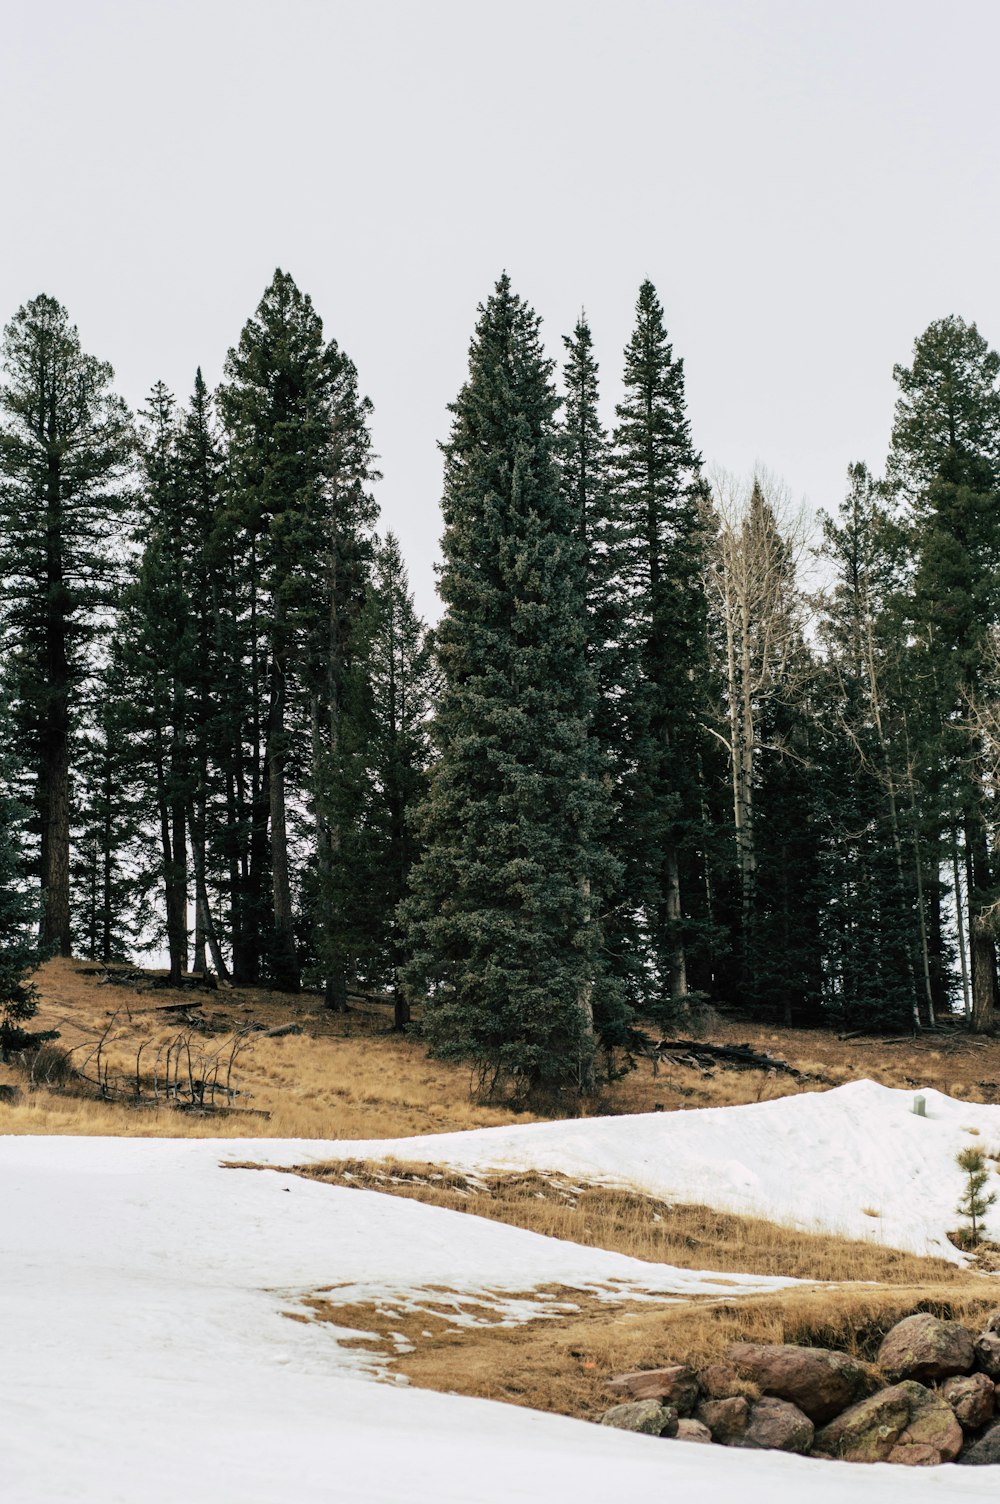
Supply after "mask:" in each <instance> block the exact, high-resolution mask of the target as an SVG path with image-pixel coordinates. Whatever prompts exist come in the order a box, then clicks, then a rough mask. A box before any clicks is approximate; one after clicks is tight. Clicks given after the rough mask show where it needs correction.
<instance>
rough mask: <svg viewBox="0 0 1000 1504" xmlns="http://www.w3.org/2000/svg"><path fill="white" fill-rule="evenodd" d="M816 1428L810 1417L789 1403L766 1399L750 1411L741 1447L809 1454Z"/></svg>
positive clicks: (768, 1397) (769, 1397)
mask: <svg viewBox="0 0 1000 1504" xmlns="http://www.w3.org/2000/svg"><path fill="white" fill-rule="evenodd" d="M814 1433H815V1428H814V1426H813V1423H812V1421H811V1420H810V1419H809V1417H808V1416H807V1415H803V1413H802V1411H801V1410H800V1409H799V1407H798V1406H797V1405H792V1404H789V1402H788V1400H778V1399H774V1398H772V1397H771V1396H769V1395H768V1396H766V1397H765V1398H764V1399H762V1400H758V1401H757V1403H756V1405H753V1406H752V1407H751V1410H750V1424H749V1425H748V1426H747V1428H746V1431H745V1433H744V1435H743V1439H742V1440H741V1441H740V1443H739V1445H740V1446H741V1447H766V1448H769V1449H770V1450H773V1451H777V1452H808V1451H809V1448H810V1447H811V1446H812V1444H813V1435H814Z"/></svg>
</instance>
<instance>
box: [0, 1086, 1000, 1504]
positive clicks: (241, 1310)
mask: <svg viewBox="0 0 1000 1504" xmlns="http://www.w3.org/2000/svg"><path fill="white" fill-rule="evenodd" d="M907 1106H908V1102H907V1099H906V1098H905V1097H903V1096H902V1095H901V1094H899V1093H891V1092H886V1091H883V1090H882V1089H880V1088H878V1087H872V1086H871V1084H870V1083H862V1084H861V1085H860V1086H858V1087H853V1088H851V1087H849V1088H843V1089H841V1090H840V1091H838V1092H831V1093H829V1094H827V1095H826V1096H808V1097H799V1098H792V1099H787V1100H786V1101H783V1102H776V1103H768V1104H764V1105H762V1106H760V1107H751V1108H733V1109H724V1110H721V1111H713V1112H703V1113H685V1114H677V1115H675V1116H673V1117H663V1116H661V1115H659V1114H657V1115H656V1116H655V1117H653V1118H640V1119H635V1118H630V1119H611V1120H599V1121H589V1122H586V1121H584V1122H574V1123H567V1124H543V1125H536V1126H533V1127H524V1128H519V1129H511V1130H508V1129H503V1130H486V1131H484V1132H480V1133H477V1134H460V1135H448V1136H447V1137H442V1138H436V1139H423V1140H405V1141H401V1142H400V1143H396V1144H393V1145H389V1144H385V1143H382V1144H376V1145H358V1144H350V1145H348V1144H339V1145H338V1144H315V1143H311V1144H309V1145H305V1144H302V1143H301V1142H296V1143H290V1142H278V1141H269V1142H266V1143H259V1142H258V1143H253V1144H247V1143H246V1142H245V1141H241V1142H240V1143H239V1144H238V1145H237V1144H234V1143H232V1142H218V1141H216V1142H214V1143H213V1142H204V1141H202V1142H198V1141H190V1140H155V1139H144V1140H128V1139H93V1138H88V1139H71V1138H44V1139H31V1138H6V1139H0V1333H2V1339H3V1340H2V1361H0V1495H2V1498H3V1500H4V1504H63V1501H65V1504H69V1501H72V1504H136V1501H139V1500H141V1501H143V1504H175V1501H178V1504H179V1501H181V1500H183V1501H185V1504H202V1501H205V1504H208V1501H209V1500H212V1501H215V1500H221V1501H223V1504H229V1501H233V1504H236V1501H239V1504H286V1501H287V1500H289V1499H294V1500H295V1501H296V1504H321V1501H322V1504H331V1501H336V1504H553V1501H562V1500H572V1501H573V1504H607V1501H608V1500H609V1499H615V1498H633V1497H634V1498H640V1497H642V1498H645V1497H650V1498H652V1497H684V1498H687V1499H690V1500H692V1501H693V1504H703V1501H710V1500H712V1501H714V1500H716V1499H721V1498H726V1497H729V1496H731V1495H732V1496H736V1497H738V1498H739V1499H740V1501H741V1504H771V1501H772V1499H773V1498H774V1497H775V1496H776V1495H778V1496H780V1495H782V1494H784V1495H785V1496H791V1495H792V1493H793V1492H794V1491H797V1490H799V1489H802V1490H805V1489H808V1490H809V1494H810V1499H811V1504H857V1501H858V1499H859V1498H861V1499H868V1498H871V1499H877V1500H880V1501H882V1500H884V1501H885V1504H896V1501H899V1504H903V1500H904V1499H905V1500H906V1501H907V1504H925V1501H926V1504H932V1501H934V1500H939V1501H941V1504H944V1500H945V1499H946V1498H947V1499H950V1498H954V1497H957V1496H959V1495H960V1496H962V1497H963V1498H968V1499H970V1500H973V1499H983V1500H986V1499H987V1498H989V1499H991V1500H992V1499H993V1498H994V1497H995V1493H996V1484H995V1481H994V1480H993V1476H992V1472H991V1471H990V1470H986V1471H985V1472H983V1471H980V1470H978V1469H951V1468H946V1469H941V1470H936V1471H932V1472H931V1471H929V1472H927V1473H921V1474H919V1475H916V1474H914V1473H913V1472H911V1471H910V1470H908V1469H893V1468H888V1467H886V1466H879V1467H872V1468H852V1467H849V1466H847V1465H845V1464H833V1463H820V1462H810V1461H807V1460H804V1459H801V1458H796V1457H786V1456H783V1455H778V1454H773V1453H763V1452H762V1453H746V1452H729V1451H726V1450H724V1449H722V1448H708V1447H697V1446H692V1445H690V1444H684V1443H677V1442H667V1441H658V1440H652V1439H650V1438H647V1437H634V1436H628V1435H624V1434H621V1433H617V1432H611V1431H605V1430H602V1429H601V1428H599V1427H596V1426H591V1425H587V1424H585V1423H584V1422H580V1421H573V1420H567V1419H564V1418H562V1417H557V1416H545V1415H537V1414H533V1413H531V1412H528V1411H524V1410H520V1409H515V1408H512V1407H509V1406H504V1405H497V1404H492V1403H489V1402H487V1401H479V1400H466V1399H459V1398H456V1397H454V1396H448V1395H439V1394H430V1393H423V1392H418V1391H415V1390H411V1389H409V1388H405V1387H403V1386H401V1385H398V1384H393V1383H374V1382H372V1376H373V1375H374V1374H377V1373H378V1372H379V1370H380V1363H379V1360H378V1359H375V1358H373V1357H372V1356H371V1355H370V1354H366V1353H364V1352H361V1351H359V1350H358V1349H357V1348H354V1347H347V1346H343V1345H340V1344H339V1343H338V1341H337V1335H338V1334H337V1331H336V1329H333V1328H331V1327H329V1326H327V1325H307V1324H305V1323H302V1322H296V1321H289V1320H287V1319H285V1317H284V1316H283V1315H282V1313H283V1312H287V1311H292V1312H294V1311H295V1310H296V1308H297V1306H298V1305H299V1302H300V1301H301V1299H302V1297H303V1296H304V1295H305V1294H307V1293H309V1292H311V1291H312V1290H314V1289H316V1288H317V1287H319V1286H327V1285H336V1286H337V1287H338V1290H337V1294H338V1296H339V1297H340V1298H342V1299H373V1300H386V1301H391V1300H396V1301H401V1300H409V1301H411V1302H417V1303H419V1301H420V1299H421V1292H422V1290H423V1289H424V1287H425V1286H427V1285H429V1284H437V1285H444V1286H447V1287H449V1288H451V1289H453V1290H455V1291H456V1292H458V1296H459V1297H461V1296H462V1295H463V1294H474V1293H476V1292H477V1291H480V1290H482V1289H489V1290H494V1291H498V1292H500V1295H499V1297H498V1298H499V1299H501V1300H503V1299H506V1300H507V1301H508V1303H509V1305H510V1308H511V1309H510V1314H511V1319H517V1316H518V1314H519V1308H520V1301H519V1299H518V1297H519V1295H520V1294H521V1292H524V1291H526V1290H530V1288H531V1287H532V1286H533V1285H535V1284H544V1285H549V1284H562V1285H570V1286H575V1287H578V1288H588V1289H594V1290H596V1291H598V1292H600V1291H601V1290H602V1289H604V1290H608V1289H613V1290H616V1291H618V1292H619V1293H629V1294H632V1295H635V1296H639V1295H642V1294H646V1295H647V1296H657V1295H658V1296H661V1297H669V1296H670V1295H671V1294H684V1293H687V1292H688V1291H691V1290H698V1289H702V1290H709V1291H710V1290H712V1289H713V1288H719V1286H717V1285H715V1283H714V1279H713V1276H711V1275H705V1274H691V1273H689V1272H686V1271H677V1270H671V1269H668V1268H666V1267H664V1266H659V1265H646V1264H643V1263H642V1262H641V1261H639V1260H635V1259H628V1258H624V1257H622V1256H619V1255H615V1254H609V1253H603V1252H601V1251H600V1250H596V1249H585V1248H579V1247H577V1246H575V1245H572V1244H567V1243H559V1242H555V1241H553V1240H550V1239H546V1238H541V1237H539V1236H537V1235H536V1234H533V1233H528V1232H523V1231H521V1230H519V1229H516V1228H510V1227H506V1226H503V1225H502V1224H496V1223H488V1222H483V1221H480V1220H479V1219H476V1218H472V1217H467V1216H463V1215H462V1214H461V1213H453V1212H448V1211H443V1210H441V1209H439V1208H435V1207H427V1206H423V1205H420V1204H418V1203H415V1202H411V1201H404V1200H401V1199H399V1198H395V1197H388V1196H379V1195H377V1194H376V1193H373V1192H367V1191H357V1190H346V1189H342V1188H338V1187H330V1186H326V1185H322V1184H319V1183H317V1182H312V1181H307V1180H303V1179H301V1178H300V1177H296V1176H289V1175H284V1174H277V1173H260V1172H257V1171H253V1170H233V1169H227V1168H224V1167H223V1166H222V1165H221V1164H220V1160H221V1159H222V1158H226V1157H229V1156H230V1155H232V1154H233V1153H234V1151H236V1152H238V1154H239V1155H240V1157H241V1158H242V1157H244V1156H246V1157H255V1158H263V1157H264V1156H265V1155H266V1156H267V1157H269V1158H270V1159H271V1160H272V1162H274V1163H279V1164H280V1163H286V1164H287V1163H291V1162H293V1161H295V1160H302V1159H304V1158H306V1157H309V1158H311V1159H322V1158H324V1157H330V1156H331V1155H332V1154H334V1153H335V1152H339V1153H341V1154H350V1155H355V1154H358V1153H379V1152H381V1153H396V1154H400V1153H408V1154H409V1155H410V1156H411V1157H412V1158H414V1159H420V1160H428V1159H444V1160H447V1161H448V1162H450V1163H454V1164H464V1165H469V1166H481V1165H517V1166H525V1165H538V1166H539V1167H540V1168H543V1169H544V1168H549V1169H558V1170H566V1171H568V1172H569V1173H571V1174H574V1175H580V1176H587V1177H588V1178H589V1177H592V1176H595V1175H598V1176H603V1177H605V1178H608V1179H617V1180H622V1181H626V1182H628V1183H634V1184H641V1185H644V1186H646V1187H647V1188H649V1189H651V1190H655V1191H657V1192H658V1193H661V1194H681V1195H683V1196H684V1197H685V1199H689V1200H702V1201H712V1202H714V1203H716V1204H720V1205H721V1204H732V1203H727V1202H726V1200H725V1199H724V1198H725V1197H727V1196H731V1197H732V1198H733V1200H734V1201H736V1200H738V1198H745V1199H743V1200H742V1201H741V1202H740V1205H741V1206H742V1207H743V1209H749V1210H761V1211H767V1212H770V1213H771V1214H774V1213H775V1211H783V1212H784V1213H785V1214H786V1215H790V1216H791V1215H794V1216H795V1217H796V1218H801V1219H802V1220H805V1221H809V1220H813V1219H816V1218H818V1217H819V1216H820V1205H821V1198H823V1197H825V1196H830V1197H831V1199H832V1201H833V1204H834V1211H833V1212H832V1213H829V1215H831V1216H839V1217H841V1218H843V1219H844V1220H845V1221H846V1217H844V1208H846V1207H848V1206H849V1205H850V1204H852V1202H853V1200H855V1199H856V1200H857V1201H858V1202H859V1203H864V1202H867V1201H868V1200H872V1199H875V1194H876V1193H875V1192H874V1191H873V1189H872V1187H873V1186H879V1187H881V1188H882V1193H881V1202H882V1210H883V1214H884V1215H883V1221H885V1220H886V1214H887V1213H889V1212H890V1211H891V1212H892V1215H893V1216H894V1217H898V1226H899V1235H900V1236H902V1235H903V1231H904V1218H905V1207H906V1205H907V1203H908V1204H909V1207H910V1211H911V1214H912V1216H913V1219H914V1222H915V1224H916V1225H917V1227H918V1228H919V1230H920V1233H921V1236H924V1237H925V1238H928V1239H929V1238H930V1237H931V1235H932V1232H933V1229H934V1228H935V1227H936V1226H938V1225H939V1223H940V1221H941V1219H944V1220H947V1217H948V1212H947V1208H948V1207H949V1206H950V1205H952V1204H953V1200H954V1197H953V1194H952V1190H951V1183H952V1181H953V1180H954V1175H953V1173H952V1167H951V1163H950V1160H951V1155H952V1152H953V1150H954V1149H955V1148H956V1147H957V1146H958V1145H959V1144H961V1143H967V1142H974V1141H977V1140H972V1139H970V1138H969V1136H968V1135H967V1134H966V1133H965V1132H964V1130H965V1129H966V1128H968V1127H975V1126H979V1127H980V1129H981V1137H980V1139H979V1140H978V1141H980V1142H983V1143H985V1144H988V1145H992V1143H993V1142H995V1141H1000V1112H998V1109H990V1108H969V1107H963V1106H962V1105H961V1104H958V1103H952V1102H949V1101H948V1100H947V1099H946V1098H939V1097H937V1095H936V1094H932V1093H928V1106H929V1109H930V1112H931V1117H930V1118H929V1119H928V1120H926V1121H925V1120H917V1119H911V1118H910V1116H909V1114H908V1112H907ZM893 1167H895V1174H893V1173H892V1170H893ZM945 1170H947V1172H948V1174H947V1179H948V1185H947V1187H946V1189H945V1191H944V1192H942V1191H941V1190H940V1188H936V1187H935V1186H934V1177H935V1176H936V1175H937V1176H943V1172H944V1171H945ZM783 1186H787V1188H788V1189H787V1191H784V1190H783ZM921 1198H922V1199H921ZM935 1219H937V1221H936V1220H935ZM866 1220H870V1219H866ZM893 1225H894V1226H895V1225H896V1224H895V1223H894V1224H893ZM724 1278H725V1280H726V1285H725V1288H726V1289H727V1291H729V1292H731V1291H732V1288H733V1280H734V1279H735V1280H738V1282H739V1284H740V1286H741V1287H742V1288H746V1289H749V1288H764V1287H768V1286H771V1287H773V1286H774V1284H776V1283H780V1282H778V1281H765V1280H760V1279H751V1278H749V1277H745V1278H744V1277H738V1276H735V1277H734V1276H725V1277H724Z"/></svg>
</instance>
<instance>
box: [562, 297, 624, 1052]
mask: <svg viewBox="0 0 1000 1504" xmlns="http://www.w3.org/2000/svg"><path fill="white" fill-rule="evenodd" d="M563 344H564V346H565V348H566V361H565V364H564V366H563V385H564V388H565V392H566V396H565V400H564V408H563V422H562V427H561V431H560V445H559V454H560V459H561V474H562V486H563V493H564V495H565V498H566V500H567V502H568V503H569V505H570V506H571V507H572V509H573V512H574V515H575V516H576V519H577V525H578V528H579V532H580V539H581V542H582V544H583V557H584V568H585V574H586V630H587V641H586V654H587V662H588V664H589V666H590V669H591V673H592V675H593V678H594V685H595V703H594V715H593V722H592V727H591V735H592V737H593V738H594V740H595V743H596V747H595V752H596V767H597V771H598V775H599V776H600V777H601V778H602V779H604V780H605V781H606V782H609V783H610V786H611V789H612V796H611V799H610V801H609V817H608V818H609V823H608V829H607V832H606V835H605V842H606V844H607V847H608V850H609V851H611V852H619V853H620V852H621V850H622V848H623V842H624V833H623V831H622V829H621V825H620V822H621V807H620V802H619V799H618V797H617V791H618V790H620V789H621V787H622V785H623V783H624V781H625V778H626V776H627V767H628V764H627V758H626V753H625V747H626V723H625V721H624V719H623V708H624V702H625V696H624V687H625V685H626V684H627V683H628V682H629V680H628V670H629V663H628V652H627V647H626V644H625V641H624V638H623V632H622V628H623V624H624V623H625V622H626V621H627V619H628V611H627V604H626V597H625V587H624V579H623V573H624V571H623V558H622V539H621V531H620V528H619V526H618V518H617V513H616V510H615V491H614V485H613V478H612V473H611V449H610V445H609V443H608V435H607V433H606V431H605V429H604V426H603V425H602V423H601V419H600V414H599V411H598V402H599V384H598V376H599V372H598V365H597V361H596V360H595V359H594V354H593V338H592V335H591V331H590V325H589V324H588V323H587V320H586V316H585V315H581V317H580V319H579V320H578V321H577V324H576V326H575V328H574V330H573V333H572V335H565V336H564V337H563ZM618 866H619V874H618V876H619V879H620V877H621V862H620V859H619V862H618ZM609 871H610V869H609ZM631 917H632V916H631V915H630V913H629V912H628V910H627V900H626V896H625V895H624V894H623V893H622V892H621V891H620V885H619V882H618V881H616V883H615V885H614V890H613V891H610V892H609V893H608V894H607V895H606V906H605V915H604V922H603V948H604V957H605V964H606V966H607V969H608V974H609V977H614V978H615V979H616V982H617V985H616V986H615V987H614V988H611V987H608V988H605V989H604V990H603V992H601V993H599V994H598V998H597V1000H596V1013H595V1022H596V1025H597V1029H598V1032H599V1034H600V1036H601V1039H602V1041H603V1043H604V1044H605V1046H607V1047H609V1048H611V1047H614V1046H615V1045H620V1046H621V1045H624V1046H627V1044H628V1031H627V1025H628V1020H629V1017H630V1016H631V1009H629V1008H628V1007H626V1006H624V1000H625V998H626V997H628V996H629V994H630V993H636V992H638V991H640V990H641V988H642V986H643V975H642V965H641V958H640V957H639V956H638V955H637V954H636V950H635V946H634V943H633V942H634V928H633V925H632V923H631Z"/></svg>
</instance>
